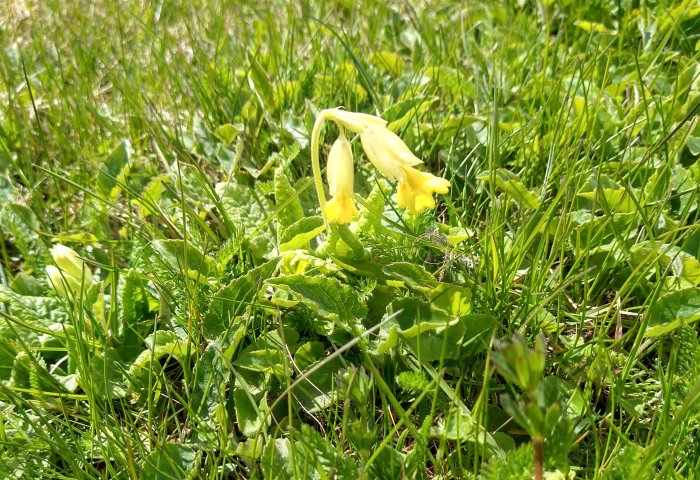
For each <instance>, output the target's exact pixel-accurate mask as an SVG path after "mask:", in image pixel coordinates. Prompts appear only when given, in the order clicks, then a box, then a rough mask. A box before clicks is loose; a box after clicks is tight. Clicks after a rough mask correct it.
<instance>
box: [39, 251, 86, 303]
mask: <svg viewBox="0 0 700 480" xmlns="http://www.w3.org/2000/svg"><path fill="white" fill-rule="evenodd" d="M51 256H52V257H53V261H54V262H55V263H56V266H54V265H49V266H47V267H46V274H47V276H48V277H49V283H50V284H51V286H52V287H53V289H54V290H55V291H56V293H57V294H59V295H60V296H62V297H64V298H69V297H70V296H73V297H75V296H77V295H78V294H79V293H80V292H81V290H87V288H89V287H90V285H92V283H93V277H92V272H90V269H89V268H88V266H87V265H85V262H83V260H82V259H81V258H80V257H79V256H78V254H77V253H76V252H75V250H73V249H72V248H69V247H66V246H65V245H54V246H53V247H52V248H51Z"/></svg>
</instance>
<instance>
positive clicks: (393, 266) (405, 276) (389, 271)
mask: <svg viewBox="0 0 700 480" xmlns="http://www.w3.org/2000/svg"><path fill="white" fill-rule="evenodd" d="M382 271H383V272H384V273H385V274H386V275H387V276H388V277H390V278H394V279H396V280H400V281H401V282H404V283H405V284H406V285H407V286H408V287H411V288H421V287H425V286H432V285H435V284H436V283H437V282H436V281H435V279H434V278H433V276H432V275H431V274H430V272H428V271H427V270H426V269H425V268H423V267H422V266H421V265H417V264H415V263H409V262H394V263H390V264H389V265H386V266H384V267H383V268H382Z"/></svg>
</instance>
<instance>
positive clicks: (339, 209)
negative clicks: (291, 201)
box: [324, 131, 359, 223]
mask: <svg viewBox="0 0 700 480" xmlns="http://www.w3.org/2000/svg"><path fill="white" fill-rule="evenodd" d="M326 176H327V178H328V187H329V190H330V194H331V197H333V198H331V199H330V200H329V201H328V203H326V207H325V209H324V213H325V214H326V217H327V218H328V221H330V222H331V223H350V221H351V220H352V219H353V218H355V217H357V216H358V215H359V212H358V211H357V207H356V206H355V193H354V180H355V172H354V169H353V161H352V148H351V147H350V142H348V139H347V138H345V135H344V134H343V132H342V131H341V133H340V136H339V137H338V139H337V140H336V141H335V143H334V144H333V146H332V147H331V151H330V152H329V153H328V165H327V166H326Z"/></svg>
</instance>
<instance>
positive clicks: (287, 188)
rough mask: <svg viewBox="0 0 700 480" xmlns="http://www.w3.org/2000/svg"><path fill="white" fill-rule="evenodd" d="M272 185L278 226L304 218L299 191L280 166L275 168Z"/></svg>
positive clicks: (288, 224) (287, 224)
mask: <svg viewBox="0 0 700 480" xmlns="http://www.w3.org/2000/svg"><path fill="white" fill-rule="evenodd" d="M274 187H275V204H276V205H277V218H278V219H279V222H280V226H282V227H288V226H290V225H292V224H293V223H294V222H298V221H299V220H301V219H302V218H304V209H303V208H302V206H301V200H299V193H298V192H297V190H296V189H295V188H294V187H293V186H292V184H291V183H289V180H288V179H287V176H286V175H285V174H284V169H283V168H282V167H279V168H277V169H276V170H275V177H274Z"/></svg>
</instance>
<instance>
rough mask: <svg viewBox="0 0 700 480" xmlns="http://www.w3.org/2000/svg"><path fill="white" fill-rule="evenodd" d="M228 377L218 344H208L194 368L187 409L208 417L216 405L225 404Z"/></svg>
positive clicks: (205, 417) (225, 363) (199, 415)
mask: <svg viewBox="0 0 700 480" xmlns="http://www.w3.org/2000/svg"><path fill="white" fill-rule="evenodd" d="M229 377H230V368H229V366H228V362H227V361H226V360H225V359H224V358H223V353H222V352H221V351H220V347H219V345H217V344H216V343H213V344H210V345H209V346H208V347H207V349H206V350H205V351H204V353H203V354H202V355H200V357H199V359H198V360H197V363H196V365H195V368H194V381H193V385H192V390H191V392H190V404H189V409H190V411H191V412H192V413H193V414H194V415H195V416H196V417H199V418H201V419H208V418H210V417H211V416H212V415H214V411H215V408H216V407H217V405H225V403H226V390H227V389H228V382H229Z"/></svg>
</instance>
